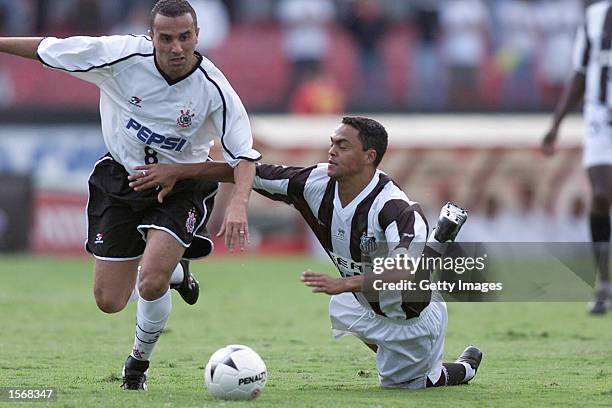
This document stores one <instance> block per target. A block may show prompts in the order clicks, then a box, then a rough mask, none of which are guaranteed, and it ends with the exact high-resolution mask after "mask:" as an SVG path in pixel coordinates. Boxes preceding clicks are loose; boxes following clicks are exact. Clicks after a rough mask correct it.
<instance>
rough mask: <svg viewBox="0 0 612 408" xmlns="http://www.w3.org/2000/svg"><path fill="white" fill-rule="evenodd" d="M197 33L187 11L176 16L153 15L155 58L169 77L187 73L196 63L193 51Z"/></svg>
mask: <svg viewBox="0 0 612 408" xmlns="http://www.w3.org/2000/svg"><path fill="white" fill-rule="evenodd" d="M198 33H199V29H197V28H196V27H195V25H194V23H193V17H192V16H191V14H189V13H186V14H183V15H182V16H178V17H166V16H162V15H161V14H158V15H156V16H155V20H153V30H152V39H153V46H154V47H155V59H156V61H157V65H159V68H160V69H161V71H162V72H163V73H164V74H166V75H167V76H168V77H170V79H177V78H180V77H181V76H183V75H185V74H187V73H188V72H189V71H191V69H192V68H193V67H194V65H195V64H196V62H197V59H196V56H195V55H194V51H195V47H196V44H197V43H198Z"/></svg>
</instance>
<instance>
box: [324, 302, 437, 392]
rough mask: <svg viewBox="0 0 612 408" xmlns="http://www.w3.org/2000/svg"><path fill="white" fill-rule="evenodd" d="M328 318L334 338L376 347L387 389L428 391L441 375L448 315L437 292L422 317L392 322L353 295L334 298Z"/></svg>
mask: <svg viewBox="0 0 612 408" xmlns="http://www.w3.org/2000/svg"><path fill="white" fill-rule="evenodd" d="M329 318H330V320H331V324H332V334H333V335H334V337H335V338H340V337H343V336H346V335H353V336H357V337H358V338H359V339H360V340H361V341H363V342H364V343H367V344H376V345H377V346H378V351H377V352H376V368H377V369H378V380H379V383H380V385H381V386H382V387H385V388H407V389H419V388H425V387H426V385H427V378H429V379H430V381H431V382H432V383H436V382H437V381H438V380H439V378H440V375H441V373H442V354H443V351H444V337H445V336H446V326H447V323H448V314H447V311H446V303H444V300H443V299H442V297H441V296H440V295H439V294H438V293H434V294H432V302H431V303H430V304H429V306H427V307H426V308H425V309H424V310H423V311H422V312H421V315H420V316H419V317H415V318H413V319H409V320H396V319H389V318H387V317H384V316H380V315H377V314H376V313H374V311H372V310H371V309H367V308H365V307H364V306H362V305H361V304H360V303H359V302H358V301H357V300H356V299H355V297H354V296H353V294H352V293H342V294H340V295H335V296H332V297H331V300H330V302H329Z"/></svg>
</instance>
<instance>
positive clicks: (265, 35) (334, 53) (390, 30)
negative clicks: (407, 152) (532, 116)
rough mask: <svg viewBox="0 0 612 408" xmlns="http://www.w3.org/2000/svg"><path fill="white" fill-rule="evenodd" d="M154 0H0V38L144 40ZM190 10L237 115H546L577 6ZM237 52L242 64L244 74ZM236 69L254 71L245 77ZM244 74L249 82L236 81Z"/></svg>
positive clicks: (334, 0)
mask: <svg viewBox="0 0 612 408" xmlns="http://www.w3.org/2000/svg"><path fill="white" fill-rule="evenodd" d="M154 2H155V1H154V0H19V1H15V0H0V35H33V34H41V35H56V36H68V35H74V34H121V33H132V34H144V33H146V32H147V29H148V19H149V12H150V9H151V6H152V4H153V3H154ZM190 2H191V4H192V5H193V7H194V8H195V9H196V11H197V14H198V18H199V25H200V27H201V34H200V36H201V37H200V42H199V47H200V50H201V51H202V52H204V53H206V54H207V55H210V57H211V59H213V61H214V62H216V63H217V64H218V65H220V66H221V68H222V69H223V70H224V71H225V72H226V73H228V74H229V75H228V76H230V79H231V80H232V82H233V83H234V82H236V81H237V83H236V84H235V86H236V87H237V88H238V91H239V93H241V95H242V94H243V93H244V94H245V96H244V98H245V101H246V103H247V107H249V108H251V109H253V110H280V111H286V110H290V111H294V112H302V113H334V112H339V111H344V110H370V111H380V110H386V111H407V110H408V111H419V110H421V111H442V110H497V111H499V110H502V111H503V110H512V111H516V110H519V111H532V110H543V109H549V108H550V107H551V106H552V105H553V104H554V102H555V100H556V98H557V97H558V95H559V92H560V90H561V87H562V85H563V83H564V81H565V79H566V77H567V75H568V72H569V70H570V69H571V65H570V63H571V55H572V43H573V38H574V35H575V31H576V27H577V26H578V25H579V24H580V22H581V20H582V16H583V13H584V7H585V5H586V4H587V2H586V1H584V0H402V1H398V0H257V1H253V0H223V1H222V0H190ZM236 53H239V54H241V55H242V56H243V58H249V59H250V62H251V63H249V65H244V61H241V60H240V59H238V57H236V56H235V54H236ZM228 54H229V56H228ZM260 59H261V60H264V61H260ZM266 62H268V64H267V65H266ZM247 63H248V62H247ZM245 66H249V67H251V66H252V69H253V70H255V71H256V73H257V74H253V73H250V74H246V73H245V74H243V73H244V71H246V70H245ZM283 66H285V68H282V67H283ZM266 73H270V75H271V76H273V77H274V81H270V82H271V84H270V86H269V87H268V88H267V89H266V93H265V95H262V92H261V87H262V83H263V84H265V82H261V81H260V80H259V79H260V78H261V77H262V76H265V75H266ZM243 75H244V76H246V77H247V78H248V80H240V79H239V77H240V76H243ZM279 82H280V84H278V83H279Z"/></svg>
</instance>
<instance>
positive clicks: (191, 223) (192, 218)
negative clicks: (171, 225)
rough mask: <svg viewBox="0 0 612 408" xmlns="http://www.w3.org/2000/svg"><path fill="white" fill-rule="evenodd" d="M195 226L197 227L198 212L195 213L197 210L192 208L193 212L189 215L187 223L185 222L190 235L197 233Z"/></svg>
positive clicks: (190, 211)
mask: <svg viewBox="0 0 612 408" xmlns="http://www.w3.org/2000/svg"><path fill="white" fill-rule="evenodd" d="M195 225H196V212H195V208H192V209H191V210H189V213H188V214H187V221H186V222H185V227H186V228H187V233H188V234H193V231H195Z"/></svg>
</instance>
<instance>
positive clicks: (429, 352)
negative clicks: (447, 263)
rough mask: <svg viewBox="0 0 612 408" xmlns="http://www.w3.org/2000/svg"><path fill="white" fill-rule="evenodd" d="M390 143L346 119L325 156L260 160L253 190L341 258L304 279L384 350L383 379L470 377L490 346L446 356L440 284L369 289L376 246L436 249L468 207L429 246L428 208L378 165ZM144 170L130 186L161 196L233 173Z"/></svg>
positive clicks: (221, 168)
mask: <svg viewBox="0 0 612 408" xmlns="http://www.w3.org/2000/svg"><path fill="white" fill-rule="evenodd" d="M386 148H387V132H386V130H385V129H384V127H383V126H382V125H381V124H379V123H378V122H376V121H374V120H372V119H368V118H361V117H345V118H343V119H342V124H341V125H340V126H339V127H338V128H337V129H336V130H335V131H334V132H333V134H332V135H331V148H330V149H329V161H328V162H327V163H322V164H318V165H315V166H311V167H306V168H302V167H286V166H274V165H269V164H260V165H258V166H257V174H256V176H255V182H254V185H253V189H254V190H255V191H257V192H259V193H261V194H263V195H265V196H266V197H269V198H271V199H273V200H278V201H284V202H286V203H288V204H291V205H293V206H294V207H295V209H296V210H298V211H299V212H300V213H301V215H302V217H303V218H304V220H305V221H306V222H307V223H308V225H309V226H310V228H311V229H312V230H313V232H314V233H315V235H316V236H317V238H318V239H319V242H320V243H321V245H322V246H323V248H324V249H325V251H326V252H327V254H328V255H329V256H330V258H331V259H332V261H333V262H334V264H335V265H336V267H337V269H338V271H339V272H340V275H341V277H340V278H332V277H330V276H328V275H326V274H322V273H317V272H311V271H306V272H304V273H303V274H302V281H303V282H304V283H305V284H306V285H307V286H310V287H312V288H313V291H314V292H322V293H327V294H329V295H332V297H331V302H330V307H329V314H330V319H331V322H332V329H333V334H334V335H335V336H336V337H341V336H343V335H347V334H351V335H355V336H357V337H358V338H359V339H361V340H362V341H363V342H364V343H365V344H367V345H368V346H369V347H370V348H371V349H372V350H374V351H375V352H376V365H377V368H378V374H379V381H380V384H381V386H383V387H389V388H406V389H417V388H425V387H427V386H430V387H432V386H442V385H456V384H462V383H467V382H468V381H470V380H471V379H472V378H473V377H474V375H475V374H476V370H477V369H478V366H479V365H480V361H481V359H482V353H481V352H480V350H478V349H477V348H476V347H473V346H470V347H468V348H467V349H466V350H465V351H464V352H463V354H462V355H461V356H460V357H459V359H458V360H457V362H455V363H442V352H443V348H444V337H445V334H446V326H447V311H446V304H445V302H444V300H443V299H442V297H441V296H440V295H439V294H438V293H437V292H435V291H427V292H426V293H421V294H420V295H422V297H419V298H417V297H415V296H412V295H411V294H410V293H406V292H403V293H402V292H400V293H398V292H393V293H388V292H387V293H385V292H378V293H370V294H369V295H368V294H366V293H364V292H365V291H368V289H369V288H368V286H367V274H366V273H364V270H363V267H364V265H363V259H362V257H363V256H364V255H366V254H367V253H369V252H370V251H371V249H372V248H373V247H376V246H377V245H381V246H382V245H388V246H390V248H389V249H390V250H391V253H394V252H395V251H399V252H403V251H407V252H408V253H411V254H412V255H413V256H420V254H421V253H425V251H429V253H431V251H432V250H434V249H432V248H431V246H435V245H436V243H437V242H440V241H443V242H446V241H448V240H452V239H454V237H455V235H456V234H457V232H458V230H459V229H460V228H461V225H462V224H463V222H464V221H465V218H466V214H465V211H463V210H461V209H459V208H458V207H454V206H452V205H447V207H445V208H444V209H443V214H442V215H441V219H440V221H439V223H438V228H437V230H436V233H435V234H432V235H431V238H430V241H433V242H431V243H430V244H428V246H427V247H425V251H424V246H425V242H426V241H427V240H428V238H427V237H428V225H427V221H426V219H425V216H424V215H423V211H422V210H421V207H420V206H419V204H418V203H416V202H414V201H411V200H410V199H409V198H408V197H406V194H404V192H403V191H402V190H401V189H400V188H399V187H398V186H397V185H396V184H395V183H394V182H393V181H392V180H391V179H390V178H389V177H388V176H387V175H386V174H385V173H383V172H382V171H380V170H378V169H377V167H378V164H379V163H380V161H381V160H382V158H383V155H384V153H385V151H386ZM142 169H144V170H146V171H147V174H146V175H145V176H143V175H142V174H138V173H136V174H134V175H132V176H130V180H131V181H132V182H131V184H130V185H131V186H132V187H133V188H134V189H135V190H137V191H143V190H146V189H150V188H152V187H154V186H158V185H161V186H162V187H163V188H162V190H161V191H160V192H159V199H163V197H164V195H165V194H166V193H167V192H168V191H170V190H171V189H172V187H173V186H174V184H175V183H176V182H177V180H181V179H186V178H194V179H197V178H199V179H204V180H218V181H223V182H232V181H233V179H234V178H233V175H232V172H231V170H230V169H229V167H228V166H227V165H226V164H224V163H204V164H194V165H152V166H143V167H142ZM440 227H442V228H440ZM448 227H450V228H448ZM437 252H440V251H439V250H438V251H437ZM428 256H431V255H428ZM429 274H430V271H428V270H426V271H422V270H419V271H417V272H416V277H417V279H430V277H429V276H430V275H429ZM371 276H372V275H370V277H371ZM396 276H397V275H396ZM413 295H414V294H413ZM411 296H412V297H411Z"/></svg>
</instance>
